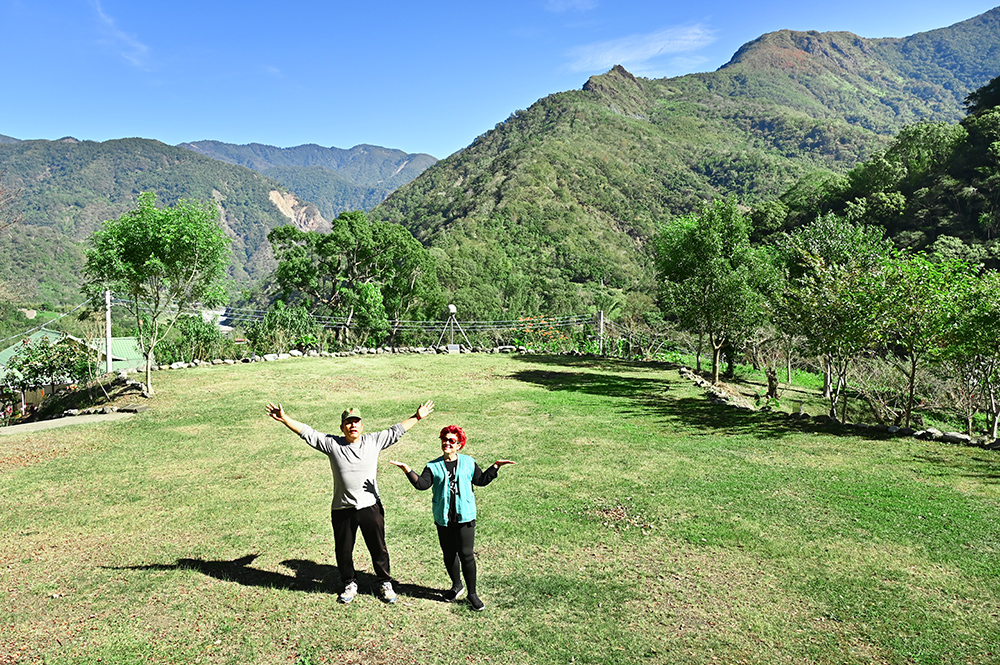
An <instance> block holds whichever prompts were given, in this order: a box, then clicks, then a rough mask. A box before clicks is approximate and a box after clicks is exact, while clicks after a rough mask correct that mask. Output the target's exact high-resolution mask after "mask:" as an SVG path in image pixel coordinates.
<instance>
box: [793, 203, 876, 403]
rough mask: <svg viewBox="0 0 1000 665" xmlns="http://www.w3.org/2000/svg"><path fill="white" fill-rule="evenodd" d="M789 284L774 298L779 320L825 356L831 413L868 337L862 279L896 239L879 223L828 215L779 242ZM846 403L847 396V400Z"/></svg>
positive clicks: (794, 334)
mask: <svg viewBox="0 0 1000 665" xmlns="http://www.w3.org/2000/svg"><path fill="white" fill-rule="evenodd" d="M778 246H779V248H780V251H781V253H782V255H783V256H784V261H785V270H786V274H787V286H786V290H785V291H783V292H782V294H781V296H780V298H779V299H778V300H777V301H776V303H775V317H774V320H775V322H776V324H777V325H778V326H779V328H781V329H783V330H784V331H785V333H786V334H787V335H789V336H801V337H803V338H804V339H805V340H806V346H807V348H808V349H809V350H810V351H811V352H812V353H814V354H816V355H817V356H819V357H821V358H822V359H823V364H824V366H825V368H826V381H825V391H824V393H825V395H826V397H827V398H828V399H829V400H830V415H831V416H832V417H836V416H837V409H838V406H839V405H840V400H841V397H842V395H843V394H844V392H843V391H844V389H845V387H846V383H847V376H848V370H849V368H850V367H851V364H852V363H853V362H854V360H855V358H856V357H857V356H858V354H859V353H861V352H862V351H863V350H864V349H865V348H866V345H867V343H868V339H867V338H868V333H867V330H866V325H867V323H868V322H869V320H868V318H867V317H865V316H864V315H863V310H862V309H861V307H860V305H859V303H858V299H857V288H858V280H859V279H860V278H861V276H862V275H864V274H866V273H868V272H869V271H871V270H873V269H874V268H875V267H876V266H877V265H878V263H879V260H880V257H881V256H883V255H884V254H885V253H886V252H888V251H890V249H891V247H892V245H891V244H890V243H889V242H888V241H887V240H886V239H885V238H884V231H883V230H882V229H880V228H878V227H869V226H863V225H859V224H854V223H852V222H850V221H848V220H846V219H844V218H842V217H838V216H836V215H823V216H822V217H820V218H818V219H816V220H815V221H814V222H812V223H811V224H808V225H806V226H804V227H801V228H799V229H796V230H795V231H793V232H791V233H789V234H787V235H785V236H784V237H783V238H782V239H781V241H780V242H779V245H778ZM844 408H845V409H846V402H845V403H844Z"/></svg>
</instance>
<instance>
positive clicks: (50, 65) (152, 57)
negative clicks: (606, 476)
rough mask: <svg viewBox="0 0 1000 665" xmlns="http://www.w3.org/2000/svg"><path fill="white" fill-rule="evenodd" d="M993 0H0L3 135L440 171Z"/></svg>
mask: <svg viewBox="0 0 1000 665" xmlns="http://www.w3.org/2000/svg"><path fill="white" fill-rule="evenodd" d="M996 3H997V0H991V1H987V2H975V1H971V0H969V1H966V0H947V1H944V2H942V0H936V1H931V2H926V1H923V0H911V1H907V2H902V1H896V0H887V1H879V0H875V1H874V2H873V1H871V0H869V1H866V2H861V1H855V0H841V1H840V2H837V3H833V2H830V3H814V2H805V1H803V0H797V1H795V2H791V1H784V0H775V1H773V2H756V3H748V2H732V1H730V0H725V1H723V0H702V1H700V2H632V1H630V0H531V1H522V0H509V1H508V2H504V3H497V2H492V3H490V2H475V1H472V2H470V1H468V0H466V1H465V2H452V1H450V0H443V1H439V2H426V3H425V2H414V1H413V0H407V1H405V2H397V1H395V0H385V1H383V2H358V1H357V0H355V1H352V2H342V1H340V0H329V1H326V2H322V1H315V2H304V1H302V0H284V1H283V2H259V1H258V0H243V1H242V2H233V1H231V0H200V1H198V2H194V1H192V0H171V1H170V2H150V1H149V0H0V26H2V33H0V34H2V38H0V58H2V63H3V70H2V71H3V75H2V80H3V82H4V85H3V89H4V99H3V103H2V104H0V134H6V135H7V136H13V137H15V138H20V139H36V138H37V139H58V138H61V137H64V136H73V137H76V138H78V139H84V140H94V141H104V140H108V139H114V138H123V137H132V136H138V137H143V138H151V139H157V140H160V141H163V142H165V143H169V144H172V145H174V144H177V143H181V142H184V141H197V140H201V139H216V140H220V141H225V142H228V143H254V142H256V143H266V144H270V145H276V146H282V147H289V146H295V145H301V144H304V143H317V144H319V145H323V146H327V147H329V146H335V147H338V148H350V147H352V146H355V145H357V144H360V143H370V144H375V145H381V146H386V147H389V148H399V149H401V150H405V151H407V152H426V153H430V154H432V155H434V156H435V157H438V158H442V157H446V156H448V155H449V154H451V153H453V152H455V151H457V150H460V149H462V148H464V147H465V146H467V145H469V144H470V143H471V142H472V141H473V140H475V138H476V137H477V136H478V135H480V134H482V133H484V132H486V131H488V130H490V129H492V128H493V127H494V126H495V125H496V124H497V123H500V122H503V121H504V120H505V119H506V118H507V117H508V116H509V115H510V114H511V113H513V112H514V111H516V110H517V109H523V108H527V107H528V106H530V105H531V104H532V103H534V102H535V101H536V100H538V99H540V98H542V97H545V96H546V95H549V94H551V93H555V92H561V91H564V90H574V89H579V88H580V87H581V86H582V85H583V84H584V83H585V82H586V80H587V78H589V77H590V76H591V75H593V74H600V73H602V72H605V71H607V70H608V69H610V68H611V67H612V66H614V65H615V64H622V65H624V66H625V68H626V69H628V70H629V71H631V72H632V73H633V74H636V75H637V76H646V77H650V78H659V77H665V76H680V75H683V74H688V73H691V72H704V71H712V70H714V69H717V68H718V67H720V66H721V65H723V64H725V63H726V62H727V61H728V60H729V58H730V57H731V56H732V55H733V53H735V52H736V50H737V49H738V48H739V47H740V46H742V45H743V44H744V43H746V42H748V41H750V40H752V39H755V38H756V37H759V36H760V35H762V34H764V33H766V32H772V31H775V30H781V29H785V28H788V29H793V30H819V31H830V30H847V31H850V32H854V33H856V34H859V35H861V36H863V37H904V36H907V35H911V34H914V33H917V32H924V31H927V30H933V29H935V28H940V27H945V26H948V25H952V24H954V23H957V22H959V21H963V20H966V19H968V18H972V17H973V16H976V15H978V14H981V13H983V12H985V11H988V10H989V9H991V8H992V7H994V6H996ZM997 73H998V74H1000V72H997Z"/></svg>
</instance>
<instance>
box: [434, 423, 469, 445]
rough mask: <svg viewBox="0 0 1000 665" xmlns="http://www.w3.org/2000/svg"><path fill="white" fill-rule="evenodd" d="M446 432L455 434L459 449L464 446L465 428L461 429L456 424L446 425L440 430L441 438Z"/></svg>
mask: <svg viewBox="0 0 1000 665" xmlns="http://www.w3.org/2000/svg"><path fill="white" fill-rule="evenodd" d="M448 434H454V435H455V436H457V437H458V449H459V450H461V449H462V448H465V430H463V429H462V428H461V427H459V426H458V425H448V426H447V427H445V428H444V429H442V430H441V435H440V436H441V439H442V440H444V437H445V436H446V435H448Z"/></svg>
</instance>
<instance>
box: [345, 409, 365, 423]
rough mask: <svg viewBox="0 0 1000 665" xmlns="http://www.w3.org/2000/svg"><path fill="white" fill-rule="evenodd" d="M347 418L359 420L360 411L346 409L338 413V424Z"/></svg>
mask: <svg viewBox="0 0 1000 665" xmlns="http://www.w3.org/2000/svg"><path fill="white" fill-rule="evenodd" d="M348 420H361V411H359V410H358V409H348V410H347V411H344V412H343V413H342V414H340V424H341V425H343V424H344V423H346V422H347V421H348Z"/></svg>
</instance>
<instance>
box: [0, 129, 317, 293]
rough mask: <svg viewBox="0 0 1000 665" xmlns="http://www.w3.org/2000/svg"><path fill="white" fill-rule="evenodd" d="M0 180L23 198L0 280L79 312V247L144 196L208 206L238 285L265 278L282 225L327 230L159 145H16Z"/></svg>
mask: <svg viewBox="0 0 1000 665" xmlns="http://www.w3.org/2000/svg"><path fill="white" fill-rule="evenodd" d="M0 173H4V177H3V184H4V185H5V186H6V187H9V188H11V189H20V190H21V194H20V197H19V198H18V200H17V201H16V206H17V208H18V209H19V213H20V218H21V221H20V222H19V223H18V224H16V225H15V226H13V227H11V228H9V229H8V230H7V232H6V233H4V234H3V235H2V236H0V266H2V267H3V269H4V272H5V273H6V274H5V275H4V277H5V278H6V279H7V280H8V281H9V282H12V283H13V284H14V285H15V288H16V289H17V290H19V291H21V292H22V293H25V294H27V296H28V297H29V298H37V299H39V300H42V301H48V302H52V303H68V302H73V303H75V302H79V300H80V293H79V288H78V287H79V279H80V277H79V276H80V270H81V268H82V266H83V247H82V244H81V243H82V242H83V241H85V240H86V239H87V238H88V237H89V236H90V234H91V233H92V232H93V231H94V230H95V229H96V228H98V226H100V224H101V222H103V221H104V220H106V219H114V218H116V217H118V216H119V215H121V214H122V213H123V212H125V211H126V210H130V209H132V208H134V207H135V202H136V197H137V196H138V195H139V194H140V193H141V192H143V191H150V190H152V191H155V192H156V193H157V195H158V198H159V201H160V202H161V203H172V202H175V201H176V200H177V199H180V198H191V199H197V200H202V201H208V200H215V201H216V202H217V203H218V205H219V206H220V208H221V209H222V211H223V215H224V216H223V219H224V225H225V227H226V231H227V233H228V234H229V235H231V236H232V237H233V262H232V266H231V269H230V272H231V274H232V277H233V278H234V280H235V282H236V284H237V285H246V284H249V283H250V282H252V281H254V280H256V279H258V278H261V277H263V276H265V275H267V274H269V273H270V272H271V271H272V270H273V268H274V260H273V258H272V256H271V251H270V245H269V243H268V242H267V233H268V231H269V230H270V229H272V228H274V227H275V226H280V225H284V224H287V223H290V222H292V223H295V224H297V225H298V226H300V227H302V228H308V229H316V230H325V229H329V228H330V226H329V222H327V221H326V220H325V219H324V218H323V217H322V216H321V215H320V214H319V211H318V210H317V209H316V208H315V206H312V205H310V204H306V203H303V202H302V201H301V200H300V199H298V198H297V197H296V196H295V195H293V194H291V193H290V192H289V191H288V190H287V189H286V188H285V187H284V186H282V185H280V184H279V183H277V182H275V181H274V180H271V179H270V178H267V177H265V176H263V175H261V174H259V173H257V172H255V171H252V170H250V169H248V168H245V167H242V166H235V165H232V164H226V163H224V162H220V161H218V160H215V159H211V158H209V157H205V156H203V155H199V154H196V153H194V152H192V151H190V150H185V149H182V148H177V147H173V146H169V145H166V144H163V143H160V142H159V141H152V140H147V139H135V138H132V139H120V140H114V141H106V142H103V143H97V142H93V141H77V140H76V139H72V138H66V139H61V140H59V141H16V140H15V141H14V142H10V143H2V144H0Z"/></svg>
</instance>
